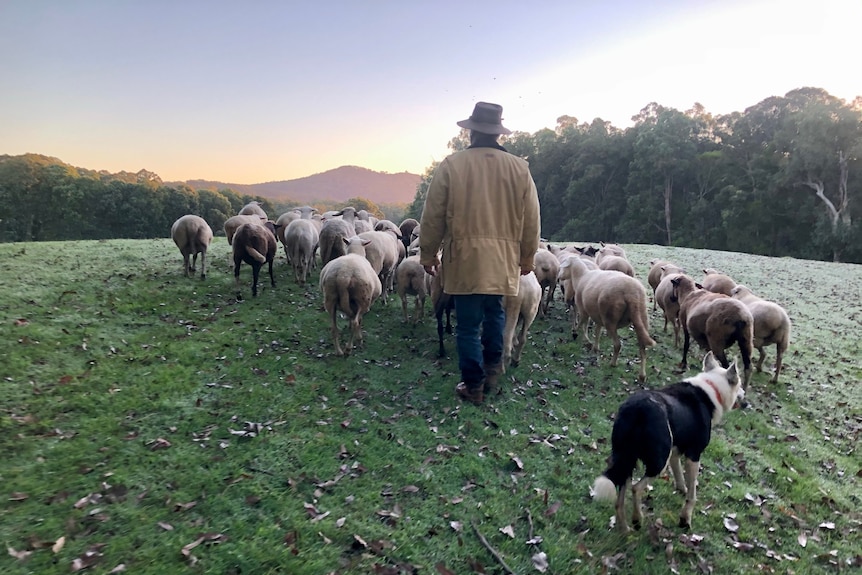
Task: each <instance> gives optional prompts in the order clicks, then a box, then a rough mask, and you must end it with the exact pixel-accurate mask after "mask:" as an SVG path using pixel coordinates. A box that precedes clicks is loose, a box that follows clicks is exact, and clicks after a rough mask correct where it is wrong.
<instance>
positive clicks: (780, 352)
mask: <svg viewBox="0 0 862 575" xmlns="http://www.w3.org/2000/svg"><path fill="white" fill-rule="evenodd" d="M775 348H776V350H777V351H776V354H775V373H774V374H773V375H772V380H771V382H772V383H778V374H780V373H781V360H782V358H783V357H784V350H783V349H781V344H780V343H779V344H777V345H776V346H775Z"/></svg>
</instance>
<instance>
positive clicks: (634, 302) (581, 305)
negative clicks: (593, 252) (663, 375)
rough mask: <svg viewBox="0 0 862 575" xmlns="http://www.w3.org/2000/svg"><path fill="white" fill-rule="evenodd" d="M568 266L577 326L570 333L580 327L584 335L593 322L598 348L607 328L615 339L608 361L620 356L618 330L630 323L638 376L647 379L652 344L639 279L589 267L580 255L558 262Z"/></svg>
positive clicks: (641, 285)
mask: <svg viewBox="0 0 862 575" xmlns="http://www.w3.org/2000/svg"><path fill="white" fill-rule="evenodd" d="M560 269H561V270H567V273H568V274H569V280H570V282H571V286H572V289H573V290H574V292H575V305H576V306H577V310H578V323H577V327H575V328H574V329H573V330H572V337H573V338H577V336H578V331H580V330H581V328H582V327H583V333H584V339H586V340H587V342H588V343H589V337H588V335H587V325H588V321H589V320H590V319H591V320H593V321H594V322H595V325H596V333H595V336H594V338H593V341H592V349H593V351H596V352H598V351H599V338H600V337H601V333H602V328H604V329H605V330H607V332H608V334H609V335H610V336H611V339H613V342H614V354H613V356H612V357H611V362H610V364H611V365H616V363H617V359H618V358H619V354H620V348H621V347H622V345H621V343H620V337H619V334H618V333H617V330H618V329H619V328H620V327H624V326H627V325H629V324H631V325H632V326H633V327H634V329H635V334H636V335H637V341H638V351H639V356H640V371H639V373H638V380H640V381H644V380H645V379H646V348H648V347H652V346H654V345H655V341H654V340H653V339H652V337H650V334H649V331H648V329H647V325H648V319H647V311H646V306H647V304H646V290H645V289H644V286H643V284H641V282H640V281H638V280H636V279H635V278H633V277H630V276H627V275H626V274H624V273H620V272H618V271H613V270H590V269H588V268H587V266H586V264H585V262H584V261H583V260H582V259H580V258H569V259H567V260H566V261H565V262H563V263H562V264H561V266H560Z"/></svg>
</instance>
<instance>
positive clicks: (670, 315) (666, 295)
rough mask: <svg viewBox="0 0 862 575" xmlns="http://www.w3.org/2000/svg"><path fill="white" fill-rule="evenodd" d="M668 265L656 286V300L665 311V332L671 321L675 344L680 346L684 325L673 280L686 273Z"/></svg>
mask: <svg viewBox="0 0 862 575" xmlns="http://www.w3.org/2000/svg"><path fill="white" fill-rule="evenodd" d="M666 267H667V271H666V272H665V273H664V275H663V276H662V277H661V280H660V281H659V283H658V286H656V288H655V301H656V302H657V304H658V307H660V308H661V309H662V312H664V332H665V333H667V324H668V322H670V324H671V325H672V326H673V345H674V347H679V330H680V327H682V326H681V325H680V323H679V301H678V300H677V299H676V296H675V295H674V287H673V280H674V279H675V278H677V277H679V276H681V275H684V274H682V273H680V272H678V271H676V270H679V268H678V267H676V266H674V265H668V266H666Z"/></svg>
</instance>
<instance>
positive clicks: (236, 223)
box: [224, 215, 266, 246]
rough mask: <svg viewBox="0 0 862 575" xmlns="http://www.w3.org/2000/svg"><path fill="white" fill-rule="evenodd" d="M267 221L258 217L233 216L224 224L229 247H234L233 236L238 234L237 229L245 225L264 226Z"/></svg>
mask: <svg viewBox="0 0 862 575" xmlns="http://www.w3.org/2000/svg"><path fill="white" fill-rule="evenodd" d="M265 221H266V220H262V219H260V216H256V215H251V216H248V215H243V216H232V217H230V218H228V219H226V220H225V222H224V235H225V236H226V237H227V245H229V246H230V245H233V236H234V234H236V230H237V228H239V227H240V226H241V225H243V224H255V225H258V226H263V224H264V222H265Z"/></svg>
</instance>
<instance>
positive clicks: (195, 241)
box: [171, 214, 213, 279]
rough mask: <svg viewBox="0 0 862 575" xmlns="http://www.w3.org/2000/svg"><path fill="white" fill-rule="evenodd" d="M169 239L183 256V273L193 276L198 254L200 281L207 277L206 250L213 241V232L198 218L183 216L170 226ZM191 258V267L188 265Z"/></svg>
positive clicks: (204, 221)
mask: <svg viewBox="0 0 862 575" xmlns="http://www.w3.org/2000/svg"><path fill="white" fill-rule="evenodd" d="M171 238H173V240H174V243H175V244H177V247H178V248H180V253H181V254H183V273H184V274H185V276H186V277H189V274H194V272H195V267H196V266H197V261H198V254H200V255H201V279H206V277H207V248H209V245H210V243H211V242H212V241H213V231H212V228H211V227H210V226H209V224H208V223H207V222H206V220H204V219H203V218H202V217H200V216H194V215H191V214H189V215H185V216H182V217H181V218H179V219H178V220H177V221H175V222H174V224H173V225H172V226H171ZM189 258H191V265H189Z"/></svg>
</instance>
